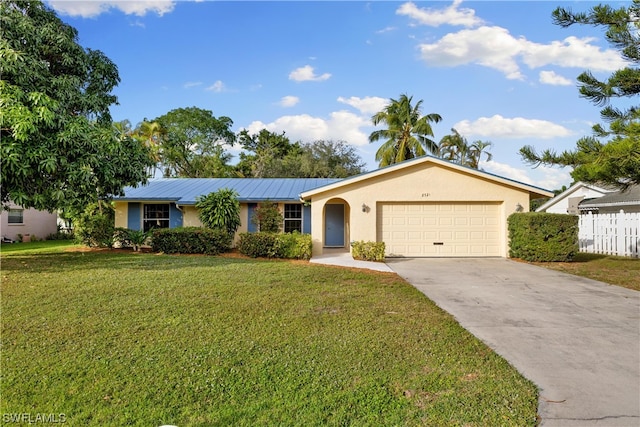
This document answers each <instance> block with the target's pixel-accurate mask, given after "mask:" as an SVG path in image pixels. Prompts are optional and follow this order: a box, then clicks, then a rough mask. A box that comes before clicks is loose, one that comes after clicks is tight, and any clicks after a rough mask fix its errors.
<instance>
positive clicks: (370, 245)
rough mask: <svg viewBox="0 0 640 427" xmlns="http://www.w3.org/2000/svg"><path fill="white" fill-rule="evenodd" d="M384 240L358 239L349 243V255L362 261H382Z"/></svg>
mask: <svg viewBox="0 0 640 427" xmlns="http://www.w3.org/2000/svg"><path fill="white" fill-rule="evenodd" d="M384 251H385V245H384V242H365V241H364V240H360V241H357V242H352V243H351V255H352V256H353V259H359V260H362V261H376V262H383V261H384Z"/></svg>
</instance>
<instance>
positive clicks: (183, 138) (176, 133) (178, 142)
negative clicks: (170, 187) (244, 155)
mask: <svg viewBox="0 0 640 427" xmlns="http://www.w3.org/2000/svg"><path fill="white" fill-rule="evenodd" d="M153 122H156V123H157V128H158V132H161V134H162V136H161V137H160V138H158V139H157V141H159V144H160V146H159V149H158V151H159V156H160V162H161V164H162V167H163V169H164V171H163V174H164V176H165V177H184V178H214V177H228V176H230V175H231V174H232V172H233V168H232V167H231V166H229V165H228V162H229V160H231V155H230V154H229V153H227V152H226V151H225V148H224V145H225V144H228V145H233V144H234V143H235V141H236V135H235V134H234V133H233V131H232V130H231V126H233V121H232V120H231V119H230V118H229V117H225V116H221V117H214V115H213V113H212V112H211V111H209V110H204V109H201V108H197V107H189V108H177V109H175V110H171V111H169V112H168V113H167V114H165V115H163V116H160V117H158V118H156V119H155V120H153ZM160 130H161V131H160ZM152 138H153V137H152Z"/></svg>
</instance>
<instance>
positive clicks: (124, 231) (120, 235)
mask: <svg viewBox="0 0 640 427" xmlns="http://www.w3.org/2000/svg"><path fill="white" fill-rule="evenodd" d="M151 234H152V233H151V232H150V231H143V230H131V229H129V228H120V227H118V228H116V230H115V232H114V233H113V241H114V243H115V242H118V243H120V246H122V247H124V248H126V247H131V248H133V250H134V251H136V252H138V251H139V250H140V248H141V246H142V245H145V244H147V245H148V244H149V241H150V239H151Z"/></svg>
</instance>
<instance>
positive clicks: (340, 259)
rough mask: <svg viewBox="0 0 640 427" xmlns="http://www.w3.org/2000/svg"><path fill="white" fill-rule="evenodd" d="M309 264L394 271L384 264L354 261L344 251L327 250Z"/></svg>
mask: <svg viewBox="0 0 640 427" xmlns="http://www.w3.org/2000/svg"><path fill="white" fill-rule="evenodd" d="M309 262H312V263H316V264H325V265H337V266H340V267H352V268H364V269H367V270H375V271H383V272H386V273H393V272H394V271H393V270H392V269H391V268H390V267H389V266H388V265H387V264H385V263H384V262H371V261H358V260H355V259H353V257H352V256H351V254H350V253H349V252H345V251H344V250H326V249H325V253H324V254H323V255H320V256H315V257H313V258H311V260H310V261H309Z"/></svg>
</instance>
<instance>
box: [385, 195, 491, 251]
mask: <svg viewBox="0 0 640 427" xmlns="http://www.w3.org/2000/svg"><path fill="white" fill-rule="evenodd" d="M377 211H378V239H379V240H381V241H384V242H385V244H386V249H387V255H389V256H500V247H501V245H500V236H501V232H500V229H499V223H500V221H499V213H500V204H499V203H478V202H469V203H438V202H432V203H406V204H403V203H387V204H385V203H381V204H379V205H378V209H377ZM434 243H436V244H434Z"/></svg>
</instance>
